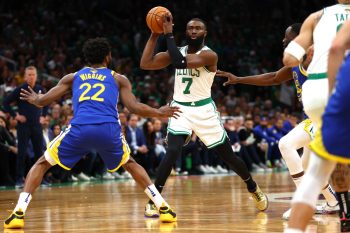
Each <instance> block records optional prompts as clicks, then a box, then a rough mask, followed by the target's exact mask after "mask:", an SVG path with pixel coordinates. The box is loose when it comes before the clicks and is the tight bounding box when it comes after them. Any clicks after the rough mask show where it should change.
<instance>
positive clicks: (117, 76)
mask: <svg viewBox="0 0 350 233" xmlns="http://www.w3.org/2000/svg"><path fill="white" fill-rule="evenodd" d="M111 74H112V75H113V77H114V78H115V79H124V80H128V78H127V77H126V76H125V75H123V74H120V73H118V72H116V71H114V70H111Z"/></svg>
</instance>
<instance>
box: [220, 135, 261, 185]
mask: <svg viewBox="0 0 350 233" xmlns="http://www.w3.org/2000/svg"><path fill="white" fill-rule="evenodd" d="M213 150H214V151H215V153H216V154H217V155H219V156H220V157H221V158H222V160H223V161H224V162H225V163H226V164H227V165H229V166H230V168H231V169H232V170H233V171H234V172H236V173H237V175H239V176H240V177H241V179H242V180H243V181H244V182H245V183H246V184H247V189H248V191H249V192H255V191H256V183H255V181H254V180H253V178H252V176H251V175H250V173H249V171H248V168H247V166H246V165H245V163H244V162H243V160H242V159H241V158H240V157H238V156H237V155H236V154H235V153H234V152H233V150H232V147H231V143H230V141H229V139H228V138H226V139H225V142H224V143H223V144H220V145H218V146H216V147H214V148H213Z"/></svg>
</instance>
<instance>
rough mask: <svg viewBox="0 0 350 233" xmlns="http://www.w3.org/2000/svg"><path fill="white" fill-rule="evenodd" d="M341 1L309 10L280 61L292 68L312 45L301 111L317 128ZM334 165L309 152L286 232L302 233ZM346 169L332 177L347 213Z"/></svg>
mask: <svg viewBox="0 0 350 233" xmlns="http://www.w3.org/2000/svg"><path fill="white" fill-rule="evenodd" d="M338 2H339V3H340V4H336V5H333V6H330V7H326V8H324V9H323V10H321V11H318V12H315V13H312V14H311V15H310V16H309V17H308V18H307V19H306V20H305V21H304V23H303V26H302V28H301V31H300V34H299V36H298V37H297V38H295V39H294V40H293V41H292V42H291V43H290V44H289V45H288V46H287V48H286V49H285V53H284V57H283V63H284V65H285V66H289V67H293V66H296V65H298V64H299V63H300V61H301V59H302V57H303V56H304V54H305V50H306V49H307V48H308V47H309V46H310V45H311V44H313V45H314V56H313V59H312V61H311V63H310V65H309V67H308V70H307V73H308V74H309V76H308V80H307V81H306V82H305V83H304V86H303V96H302V101H303V104H304V110H305V112H306V114H307V115H308V116H309V117H310V119H311V120H312V121H313V122H314V123H315V124H316V126H317V127H320V126H321V125H320V123H321V117H322V114H323V112H324V108H325V105H326V103H327V99H328V80H327V62H328V54H329V49H330V47H331V43H332V40H333V39H334V38H335V36H336V33H337V31H338V30H339V29H340V27H341V25H342V24H343V23H344V22H345V21H346V20H347V19H348V17H349V13H350V12H349V10H350V5H349V4H350V1H349V0H339V1H338ZM333 168H334V166H333V164H332V163H329V162H328V161H327V160H324V159H322V158H320V157H318V156H316V154H315V153H311V157H310V163H309V167H308V169H307V171H306V174H305V176H304V179H303V180H302V182H301V184H300V186H299V187H298V189H297V191H296V193H295V195H294V197H293V200H292V212H291V216H290V220H289V226H288V229H286V231H285V232H288V233H292V232H295V233H297V232H303V231H305V229H306V226H307V223H308V221H309V220H310V219H311V217H312V215H313V212H314V207H315V205H316V201H317V197H318V194H319V192H320V191H321V189H322V186H324V185H325V184H326V183H327V181H328V180H327V179H328V177H329V176H328V175H327V174H330V172H331V171H332V170H333ZM344 170H347V165H338V166H337V168H336V171H335V173H334V174H336V175H335V176H332V180H333V184H334V189H335V191H336V194H337V198H338V201H339V207H340V215H341V216H344V213H347V212H348V206H349V205H348V204H349V200H348V198H347V192H343V189H342V184H340V182H339V180H343V181H344V182H345V180H347V179H344V177H341V176H342V175H341V174H344V173H342V172H338V171H344Z"/></svg>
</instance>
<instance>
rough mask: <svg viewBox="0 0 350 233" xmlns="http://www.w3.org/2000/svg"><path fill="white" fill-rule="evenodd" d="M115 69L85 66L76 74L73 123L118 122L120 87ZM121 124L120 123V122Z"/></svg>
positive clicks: (73, 90)
mask: <svg viewBox="0 0 350 233" xmlns="http://www.w3.org/2000/svg"><path fill="white" fill-rule="evenodd" d="M113 73H114V71H112V70H110V69H107V68H104V67H101V68H96V69H95V68H91V67H85V68H83V69H81V70H79V71H78V72H76V73H75V74H74V81H73V87H72V92H73V100H72V102H73V110H74V117H73V119H72V121H71V124H78V125H86V124H100V123H107V122H110V123H118V122H119V121H118V112H117V104H118V97H119V89H118V86H117V84H116V82H115V79H114V77H113ZM118 124H119V123H118Z"/></svg>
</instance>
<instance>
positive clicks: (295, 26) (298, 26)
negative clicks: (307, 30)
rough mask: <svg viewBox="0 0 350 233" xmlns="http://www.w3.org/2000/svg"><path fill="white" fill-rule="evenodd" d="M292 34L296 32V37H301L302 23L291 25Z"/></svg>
mask: <svg viewBox="0 0 350 233" xmlns="http://www.w3.org/2000/svg"><path fill="white" fill-rule="evenodd" d="M290 27H291V29H292V32H294V33H295V34H296V35H299V33H300V28H301V23H294V24H292V25H290Z"/></svg>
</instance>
